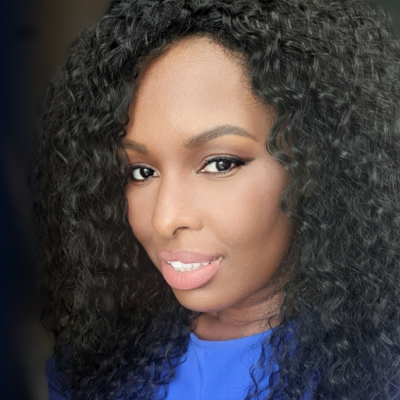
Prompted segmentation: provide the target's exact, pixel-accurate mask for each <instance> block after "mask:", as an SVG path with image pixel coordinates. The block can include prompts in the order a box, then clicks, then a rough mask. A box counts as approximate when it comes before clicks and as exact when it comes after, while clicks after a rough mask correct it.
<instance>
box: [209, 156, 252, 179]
mask: <svg viewBox="0 0 400 400" xmlns="http://www.w3.org/2000/svg"><path fill="white" fill-rule="evenodd" d="M214 163H215V167H214V168H215V169H216V171H211V172H208V173H209V174H211V175H224V174H227V173H229V172H230V171H232V170H233V169H235V168H237V167H239V166H242V165H244V164H245V162H244V161H243V160H241V159H240V158H237V157H227V156H218V157H214V158H212V159H211V160H208V161H207V162H206V165H205V166H204V167H203V168H202V169H201V171H204V168H205V167H207V166H209V165H211V164H214ZM232 164H234V165H235V166H234V167H233V168H232V167H231V166H230V165H232ZM211 169H212V168H211Z"/></svg>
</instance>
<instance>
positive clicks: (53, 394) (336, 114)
mask: <svg viewBox="0 0 400 400" xmlns="http://www.w3.org/2000/svg"><path fill="white" fill-rule="evenodd" d="M399 60H400V58H399V45H398V41H397V40H396V39H395V38H394V35H393V33H392V31H391V27H390V24H389V22H388V21H387V17H386V15H385V14H384V13H383V12H382V11H381V10H379V9H375V8H374V7H373V6H372V5H369V4H366V3H365V1H350V0H349V1H341V2H335V1H328V0H326V1H324V0H290V1H284V0H275V1H274V0H271V1H256V0H251V1H249V0H246V1H210V0H202V1H201V0H190V1H180V0H170V1H168V0H167V1H155V0H154V1H152V0H147V1H132V0H120V1H116V2H114V3H113V4H112V5H111V7H110V9H109V11H108V12H107V14H106V15H105V16H104V17H103V18H102V20H101V21H100V22H98V23H97V24H95V25H92V26H90V27H89V28H88V29H86V30H85V31H84V32H83V33H82V34H81V35H80V37H79V38H78V40H77V41H76V42H75V44H74V45H73V46H72V48H71V49H70V52H69V56H68V59H67V62H66V64H65V66H64V67H63V69H62V70H61V72H60V74H59V75H58V76H57V77H56V78H55V79H54V81H53V82H52V84H51V85H50V87H49V91H48V93H47V96H46V100H45V103H44V112H43V119H42V129H41V134H40V135H39V136H38V150H37V153H36V154H37V162H36V165H35V169H34V172H33V191H34V194H35V212H36V214H35V215H36V216H37V218H36V225H37V229H38V232H39V238H40V243H41V253H40V257H41V258H40V261H41V263H42V265H43V279H42V282H41V293H42V295H43V297H44V299H45V300H46V308H45V310H44V313H43V320H44V323H45V326H46V327H47V328H48V329H49V330H50V331H51V332H52V333H53V334H54V335H55V339H56V342H55V348H54V357H53V358H52V359H51V360H50V361H49V363H48V367H47V374H48V379H49V388H50V398H51V399H52V400H56V399H69V398H71V399H117V398H118V399H123V398H124V399H150V398H154V399H155V398H167V399H207V400H209V399H218V400H222V399H230V400H239V399H240V400H242V399H246V400H250V399H261V398H262V399H395V398H399V397H400V378H399V362H400V335H399V331H400V307H399V306H400V304H399V303H400V301H399V299H400V296H399V294H400V293H399V292H400V290H399V285H398V279H399V275H400V264H399V260H400V254H399V251H398V242H399V240H400V231H399V225H400V219H399V205H400V199H399V196H398V193H399V191H400V176H399V168H400V165H399V160H400V159H399V154H400V152H399V144H400V141H399V133H400V132H399V124H398V121H399V115H398V113H399V111H398V110H399Z"/></svg>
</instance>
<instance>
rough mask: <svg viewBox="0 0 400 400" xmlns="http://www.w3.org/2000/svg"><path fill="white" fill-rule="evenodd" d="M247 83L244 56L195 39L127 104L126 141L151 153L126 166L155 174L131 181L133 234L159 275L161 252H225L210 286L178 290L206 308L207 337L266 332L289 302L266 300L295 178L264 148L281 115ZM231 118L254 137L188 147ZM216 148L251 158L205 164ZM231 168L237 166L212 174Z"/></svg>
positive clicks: (142, 79)
mask: <svg viewBox="0 0 400 400" xmlns="http://www.w3.org/2000/svg"><path fill="white" fill-rule="evenodd" d="M247 82H248V77H247V76H246V75H245V72H244V70H243V68H242V67H241V65H240V63H239V62H238V61H237V60H236V59H234V58H233V57H232V56H230V54H228V53H227V51H226V50H225V49H224V48H222V47H220V46H219V45H218V44H215V43H214V42H212V41H210V40H209V39H206V38H198V37H197V38H196V37H189V38H185V39H182V40H180V41H179V42H177V43H175V44H174V45H172V46H171V47H169V48H168V49H167V50H166V51H165V52H164V53H163V54H162V55H160V56H158V57H156V58H155V59H153V60H151V62H149V63H148V64H147V65H146V68H144V69H142V71H141V73H140V76H139V81H138V83H139V85H138V89H137V91H136V93H135V96H134V99H133V100H132V104H131V106H130V109H129V115H130V122H129V125H128V126H127V135H126V138H127V139H128V140H134V141H135V142H139V143H140V144H142V145H144V146H146V148H147V149H148V151H149V154H148V155H143V154H140V153H138V152H136V151H134V150H133V149H128V148H127V149H126V153H127V156H128V163H129V164H139V163H140V164H145V165H146V167H147V168H150V175H151V176H150V177H149V178H147V180H146V181H144V182H138V183H135V182H133V181H131V182H129V183H128V185H127V187H126V197H127V200H128V203H129V212H128V219H129V223H130V225H131V227H132V230H133V233H134V235H135V236H136V238H137V239H138V240H139V241H140V243H141V244H142V245H143V247H144V249H145V250H146V252H147V253H148V255H149V257H150V258H151V260H152V261H153V263H154V265H155V267H156V268H157V269H158V270H159V271H160V273H161V259H160V258H159V257H158V256H157V252H158V251H159V250H160V249H173V250H177V249H179V250H188V251H195V252H199V253H207V254H208V253H209V254H220V255H222V256H223V260H222V262H221V264H220V268H219V270H218V271H217V273H216V274H215V275H214V276H213V278H212V279H211V280H210V281H209V282H208V283H207V284H205V285H204V286H202V287H200V288H197V289H193V290H178V289H174V288H173V289H172V290H173V292H174V294H175V296H176V298H177V299H178V301H179V302H180V303H181V304H182V305H183V306H184V307H186V308H188V309H191V310H194V311H200V312H201V314H200V316H199V317H198V318H197V320H196V329H195V333H196V335H197V336H198V337H199V338H201V339H204V340H229V339H235V338H239V337H244V336H249V335H253V334H255V333H258V332H262V331H265V330H267V328H265V326H264V327H262V326H261V325H260V323H261V321H265V315H266V314H267V313H268V312H274V311H276V310H279V306H280V304H281V301H282V295H281V293H280V294H278V295H275V296H271V298H266V297H267V295H268V294H269V293H271V290H270V289H271V288H270V286H271V285H270V281H271V278H272V277H273V275H274V274H275V273H276V272H277V270H278V269H279V267H280V266H281V264H282V262H283V261H284V259H285V256H286V255H287V251H288V248H289V245H290V241H291V237H292V232H293V225H292V222H291V221H290V219H289V218H288V217H287V216H286V215H285V214H284V213H283V212H282V211H281V209H280V207H279V203H280V198H281V195H282V192H283V190H284V188H285V187H286V186H287V184H288V183H289V176H288V173H287V172H286V171H285V170H284V168H283V166H282V165H280V164H279V163H278V162H277V161H275V160H274V159H273V158H272V157H271V156H270V155H269V154H268V153H267V151H266V150H265V144H264V143H265V141H266V137H267V135H268V134H269V131H270V129H271V127H272V124H273V122H274V118H275V113H274V111H273V110H272V109H271V108H268V107H266V106H265V105H261V104H260V102H259V101H258V100H257V99H256V98H255V97H254V95H253V94H252V93H251V90H250V89H249V86H248V83H247ZM225 124H229V125H235V126H239V127H241V128H244V129H245V130H246V131H248V132H250V133H251V134H252V135H253V136H255V139H256V140H253V139H251V138H248V137H243V136H237V135H233V134H229V135H225V136H221V137H218V138H216V139H213V140H211V141H209V142H206V143H203V144H202V145H201V146H199V147H198V148H192V149H186V148H185V147H184V142H185V141H186V140H188V139H189V138H190V137H193V136H195V135H196V134H198V133H199V132H202V131H204V130H206V129H209V128H213V127H215V126H219V125H225ZM217 155H229V156H235V157H238V158H240V159H243V160H244V161H246V162H247V163H246V164H245V165H243V166H239V167H237V168H235V164H232V163H226V164H224V165H223V166H222V167H220V168H219V169H218V165H217V164H218V163H217V162H213V163H212V164H209V165H207V166H205V161H206V159H209V158H212V156H217ZM219 165H221V164H220V163H219ZM224 170H225V171H226V170H230V172H228V173H227V174H226V175H219V176H218V175H210V174H209V173H210V172H215V173H217V172H218V171H224ZM201 171H202V172H201ZM141 172H142V173H141ZM207 172H208V173H207ZM143 173H144V174H143ZM145 173H146V171H143V169H136V172H135V173H134V176H135V177H136V178H138V179H144V177H146V175H145ZM278 323H279V319H277V320H276V321H275V324H273V325H272V326H275V325H277V324H278ZM268 329H269V327H268Z"/></svg>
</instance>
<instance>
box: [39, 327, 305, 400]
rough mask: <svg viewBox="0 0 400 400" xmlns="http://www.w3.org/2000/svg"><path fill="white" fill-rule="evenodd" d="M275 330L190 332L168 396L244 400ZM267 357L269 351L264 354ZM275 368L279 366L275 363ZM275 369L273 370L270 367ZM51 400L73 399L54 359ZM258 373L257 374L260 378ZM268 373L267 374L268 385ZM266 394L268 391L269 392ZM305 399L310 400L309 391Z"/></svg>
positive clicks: (49, 371)
mask: <svg viewBox="0 0 400 400" xmlns="http://www.w3.org/2000/svg"><path fill="white" fill-rule="evenodd" d="M271 333H272V330H268V331H265V332H261V333H258V334H256V335H252V336H247V337H244V338H239V339H233V340H223V341H209V340H202V339H199V338H198V337H197V336H196V335H195V334H194V333H191V334H190V341H189V346H188V351H187V352H186V354H184V356H183V357H182V359H183V360H184V362H183V363H182V364H181V365H179V366H178V367H177V368H176V377H175V379H174V380H173V381H172V382H171V383H170V384H169V385H168V396H167V397H166V400H187V399H188V398H190V399H191V400H244V399H245V397H246V395H247V389H248V387H249V386H250V385H251V383H252V380H251V377H250V374H249V370H250V367H251V366H252V365H253V364H254V363H256V362H257V360H258V358H259V356H260V354H261V341H262V340H263V339H265V338H267V337H269V336H270V335H271ZM265 356H266V360H268V356H269V353H268V354H265ZM273 370H277V368H276V366H275V367H274V368H273ZM271 372H272V371H271ZM47 377H48V381H49V392H50V400H65V399H70V397H69V396H67V397H64V396H62V394H61V393H60V389H59V387H58V385H57V384H56V383H55V380H54V360H53V359H50V361H49V362H48V364H47ZM258 378H259V376H258V375H257V376H256V379H258ZM268 378H269V375H268V376H266V377H264V380H263V381H262V382H263V386H262V387H264V386H267V383H268ZM163 394H164V389H163V387H162V386H161V387H160V389H159V391H158V392H156V393H155V395H156V396H155V397H154V398H155V399H156V398H157V399H161V398H162V396H163ZM266 394H267V392H266ZM303 399H304V400H311V399H312V397H311V395H310V393H307V394H306V395H305V396H304V397H303Z"/></svg>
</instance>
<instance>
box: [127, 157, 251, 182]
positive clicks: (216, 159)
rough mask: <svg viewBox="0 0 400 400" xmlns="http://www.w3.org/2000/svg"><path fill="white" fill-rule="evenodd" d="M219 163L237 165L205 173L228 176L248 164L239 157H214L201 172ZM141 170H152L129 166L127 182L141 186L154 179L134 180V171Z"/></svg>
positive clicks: (140, 165) (142, 166)
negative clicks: (224, 162) (214, 163)
mask: <svg viewBox="0 0 400 400" xmlns="http://www.w3.org/2000/svg"><path fill="white" fill-rule="evenodd" d="M219 161H228V162H230V163H232V164H235V166H234V167H230V168H229V169H227V170H226V171H220V172H205V173H206V174H209V175H226V174H229V173H230V172H232V171H233V170H235V169H237V168H239V167H241V166H243V165H246V162H245V161H244V160H242V159H240V158H238V157H232V156H229V157H228V156H218V157H214V158H211V159H209V160H207V161H206V163H205V164H204V165H203V166H202V167H201V170H203V169H204V168H205V167H207V165H210V164H212V163H213V162H219ZM140 168H146V169H151V168H149V167H147V166H146V165H142V164H138V165H129V166H128V167H127V172H126V173H127V180H129V181H131V182H133V183H139V184H141V183H144V182H147V181H148V180H149V179H151V178H153V176H150V177H148V178H143V179H139V180H137V179H134V178H133V177H132V175H133V171H134V170H136V169H140Z"/></svg>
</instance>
